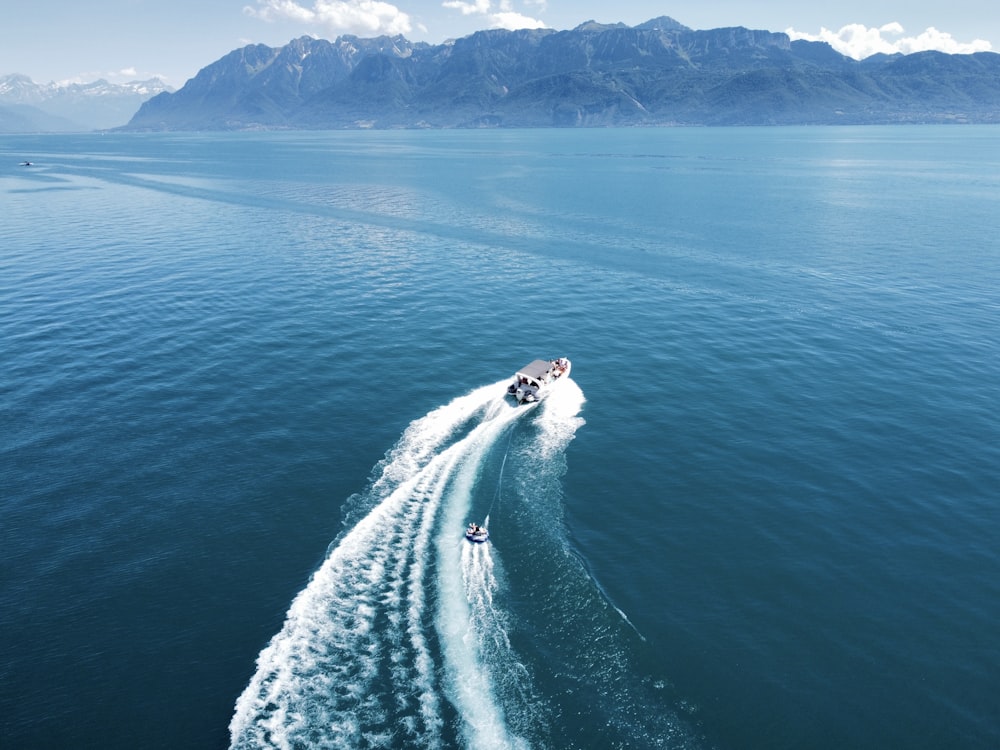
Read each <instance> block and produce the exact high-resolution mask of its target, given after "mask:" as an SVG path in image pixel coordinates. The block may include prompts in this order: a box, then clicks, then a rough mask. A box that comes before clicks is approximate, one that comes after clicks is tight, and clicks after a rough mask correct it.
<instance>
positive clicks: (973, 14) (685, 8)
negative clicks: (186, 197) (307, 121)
mask: <svg viewBox="0 0 1000 750" xmlns="http://www.w3.org/2000/svg"><path fill="white" fill-rule="evenodd" d="M658 16H670V17H671V18H673V19H675V20H676V21H679V22H680V23H682V24H684V25H685V26H688V27H690V28H692V29H715V28H721V27H726V26H745V27H747V28H751V29H765V30H767V31H783V32H786V33H788V34H789V35H790V36H791V37H792V38H793V39H797V38H799V39H813V40H822V41H827V42H829V43H830V44H831V45H833V46H834V48H835V49H837V50H838V51H840V52H842V53H843V54H845V55H849V56H851V57H854V58H857V59H861V58H863V57H867V56H868V55H870V54H874V53H876V52H886V53H892V52H897V51H898V52H904V53H909V52H916V51H920V50H924V49H939V50H942V51H944V52H953V53H968V52H979V51H993V52H1000V5H998V4H997V3H996V0H950V1H949V2H932V1H931V0H835V1H831V2H807V1H805V0H613V1H612V2H609V1H608V0H96V1H95V2H92V3H88V2H82V0H32V1H31V2H23V0H4V3H3V6H2V7H0V76H3V75H9V74H13V73H19V74H22V75H26V76H28V77H30V78H31V79H32V80H34V81H35V82H36V83H49V82H52V81H55V82H78V83H87V82H90V81H94V80H97V79H98V78H104V79H105V80H108V81H111V82H112V83H125V82H128V81H136V80H147V79H149V78H153V77H159V78H162V79H164V80H165V81H166V82H167V83H168V84H170V85H171V86H174V87H175V88H180V87H181V86H183V85H184V82H185V81H187V80H188V79H189V78H192V77H194V76H195V75H196V74H197V73H198V71H199V70H200V69H201V68H203V67H205V66H206V65H209V64H211V63H213V62H215V61H216V60H218V59H219V58H221V57H223V56H225V55H226V54H228V53H229V52H231V51H233V50H234V49H238V48H240V47H244V46H246V45H248V44H266V45H268V46H271V47H280V46H282V45H284V44H287V43H288V42H289V41H290V40H292V39H296V38H298V37H300V36H313V37H318V38H323V39H330V40H333V39H336V37H338V36H340V35H341V34H355V35H357V36H361V37H373V36H379V35H381V34H389V35H395V34H402V35H403V36H405V37H406V38H407V39H410V40H412V41H423V42H428V43H430V44H440V43H442V42H444V41H446V40H448V39H455V38H458V37H462V36H467V35H469V34H472V33H473V32H476V31H480V30H482V29H489V28H509V29H512V28H551V29H560V30H561V29H572V28H574V27H576V26H578V25H579V24H581V23H583V22H585V21H589V20H595V21H598V22H601V23H617V22H623V23H625V24H627V25H629V26H635V25H637V24H639V23H642V22H643V21H648V20H649V19H651V18H656V17H658Z"/></svg>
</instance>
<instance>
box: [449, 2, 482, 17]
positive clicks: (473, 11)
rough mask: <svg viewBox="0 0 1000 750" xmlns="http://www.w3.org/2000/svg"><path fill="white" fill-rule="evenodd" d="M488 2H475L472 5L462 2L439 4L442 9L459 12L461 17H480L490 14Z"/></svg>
mask: <svg viewBox="0 0 1000 750" xmlns="http://www.w3.org/2000/svg"><path fill="white" fill-rule="evenodd" d="M490 5H491V3H490V0H476V1H475V2H474V3H466V2H462V0H447V2H443V3H441V7H442V8H450V9H451V10H457V11H459V12H461V14H462V15H463V16H471V15H481V16H485V15H486V14H487V13H489V12H490Z"/></svg>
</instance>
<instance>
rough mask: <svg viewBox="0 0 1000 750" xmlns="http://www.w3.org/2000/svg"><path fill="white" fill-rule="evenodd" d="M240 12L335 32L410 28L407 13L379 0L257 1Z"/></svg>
mask: <svg viewBox="0 0 1000 750" xmlns="http://www.w3.org/2000/svg"><path fill="white" fill-rule="evenodd" d="M243 12H244V13H246V14H247V15H250V16H253V17H254V18H259V19H261V20H262V21H297V22H299V23H307V24H312V25H315V26H323V27H324V28H326V29H329V30H330V31H331V32H334V33H352V34H358V35H376V36H377V35H379V34H389V35H395V34H406V33H409V31H410V30H411V29H412V28H413V26H412V24H411V23H410V17H409V15H407V14H406V13H404V12H403V11H401V10H400V9H399V8H397V7H396V6H395V5H392V4H391V3H385V2H380V1H379V0H315V2H314V3H313V5H312V7H311V8H307V7H305V6H302V5H299V4H298V3H297V2H294V0H257V7H253V6H246V7H245V8H244V9H243Z"/></svg>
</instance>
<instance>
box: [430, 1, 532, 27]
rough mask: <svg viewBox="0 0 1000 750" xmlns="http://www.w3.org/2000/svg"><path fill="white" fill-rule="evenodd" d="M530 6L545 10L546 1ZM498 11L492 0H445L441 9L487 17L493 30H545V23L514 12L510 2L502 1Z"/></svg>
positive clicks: (530, 2)
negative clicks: (494, 7) (468, 0)
mask: <svg viewBox="0 0 1000 750" xmlns="http://www.w3.org/2000/svg"><path fill="white" fill-rule="evenodd" d="M527 4H528V5H535V6H537V7H538V8H539V10H545V0H528V2H527ZM497 5H498V6H499V7H498V8H497V10H494V9H493V3H492V2H491V0H474V2H467V1H466V0H445V2H443V3H441V7H443V8H449V9H451V10H457V11H459V12H460V13H461V14H462V15H463V16H473V15H476V16H485V17H486V18H487V19H488V22H489V24H490V27H491V28H494V29H507V30H508V31H515V30H517V29H544V28H545V22H544V21H540V20H539V19H537V18H531V17H530V16H526V15H524V14H523V13H518V12H517V11H515V10H514V7H513V4H512V3H511V1H510V0H500V2H499V3H497Z"/></svg>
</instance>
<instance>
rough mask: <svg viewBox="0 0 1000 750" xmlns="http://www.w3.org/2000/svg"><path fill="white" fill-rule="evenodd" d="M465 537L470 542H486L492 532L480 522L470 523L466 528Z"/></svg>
mask: <svg viewBox="0 0 1000 750" xmlns="http://www.w3.org/2000/svg"><path fill="white" fill-rule="evenodd" d="M465 538H466V539H468V540H469V541H470V542H485V541H486V540H487V539H489V538H490V532H489V531H487V530H486V527H485V526H480V525H479V524H478V523H470V524H469V528H467V529H466V530H465Z"/></svg>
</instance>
